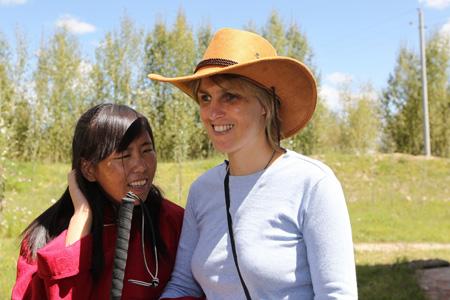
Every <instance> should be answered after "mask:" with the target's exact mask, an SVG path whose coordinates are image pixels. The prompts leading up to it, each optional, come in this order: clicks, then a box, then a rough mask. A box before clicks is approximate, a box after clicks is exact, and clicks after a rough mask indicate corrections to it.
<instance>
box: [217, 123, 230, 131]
mask: <svg viewBox="0 0 450 300" xmlns="http://www.w3.org/2000/svg"><path fill="white" fill-rule="evenodd" d="M213 128H214V131H216V132H224V131H228V130H230V129H231V128H233V125H231V124H227V125H213Z"/></svg>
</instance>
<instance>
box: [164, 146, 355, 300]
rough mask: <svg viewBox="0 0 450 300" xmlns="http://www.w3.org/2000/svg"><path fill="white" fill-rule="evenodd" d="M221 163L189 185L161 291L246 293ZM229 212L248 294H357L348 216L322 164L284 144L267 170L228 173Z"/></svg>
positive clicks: (175, 293) (304, 296) (260, 296)
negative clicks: (282, 151)
mask: <svg viewBox="0 0 450 300" xmlns="http://www.w3.org/2000/svg"><path fill="white" fill-rule="evenodd" d="M225 168H226V166H225V164H221V165H219V166H217V167H215V168H212V169H210V170H209V171H207V172H206V173H204V174H203V175H201V176H200V177H199V178H198V179H197V180H196V181H195V182H194V183H193V184H192V186H191V189H190V191H189V197H188V202H187V205H186V211H185V216H184V221H183V229H182V233H181V239H180V243H179V246H178V253H177V259H176V264H175V269H174V271H173V274H172V278H171V280H170V282H169V284H168V285H167V287H166V290H165V292H164V294H163V296H162V297H180V296H186V295H191V296H198V295H201V293H202V290H203V291H204V293H205V294H206V296H207V298H208V299H234V300H238V299H245V295H244V292H243V289H242V286H241V283H240V280H239V276H238V273H237V271H236V267H235V264H234V260H233V254H232V252H231V247H230V239H229V235H228V227H227V218H226V208H225V197H224V184H223V181H224V177H225V174H226V170H225ZM229 186H230V199H231V206H230V211H231V216H232V220H233V232H234V238H235V243H236V250H237V257H238V260H239V266H240V270H241V273H242V277H243V279H244V281H245V283H246V285H247V287H248V289H249V292H250V295H251V297H252V299H357V287H356V275H355V262H354V256H353V243H352V234H351V227H350V221H349V216H348V212H347V207H346V204H345V199H344V195H343V192H342V188H341V185H340V184H339V182H338V180H337V179H336V177H335V176H334V174H333V172H332V171H331V170H330V169H329V168H328V167H327V166H326V165H324V164H323V163H321V162H319V161H316V160H313V159H310V158H307V157H305V156H302V155H300V154H298V153H295V152H293V151H289V150H288V151H287V152H286V153H285V154H283V155H282V156H281V157H279V158H278V159H277V160H276V161H275V162H274V163H273V164H272V165H271V166H270V167H269V168H267V169H266V170H263V171H260V172H257V173H254V174H250V175H246V176H230V184H229Z"/></svg>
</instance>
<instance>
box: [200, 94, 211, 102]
mask: <svg viewBox="0 0 450 300" xmlns="http://www.w3.org/2000/svg"><path fill="white" fill-rule="evenodd" d="M198 101H199V102H200V104H201V103H208V102H210V101H211V96H210V95H208V94H199V95H198Z"/></svg>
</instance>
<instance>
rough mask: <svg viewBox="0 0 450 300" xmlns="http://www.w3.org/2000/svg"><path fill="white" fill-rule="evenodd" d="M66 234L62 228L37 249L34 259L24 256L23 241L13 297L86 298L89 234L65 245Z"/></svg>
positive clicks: (89, 254) (88, 278)
mask: <svg viewBox="0 0 450 300" xmlns="http://www.w3.org/2000/svg"><path fill="white" fill-rule="evenodd" d="M66 234H67V231H63V232H62V233H61V234H60V235H59V236H57V237H56V238H54V239H53V240H51V241H50V242H49V243H48V244H47V245H45V246H44V247H42V248H41V249H39V250H38V252H37V258H36V259H32V258H31V257H30V256H29V255H27V252H26V251H25V249H26V247H25V243H26V241H23V242H22V247H21V248H22V250H21V253H20V256H19V259H18V262H17V277H16V283H15V285H14V288H13V290H12V297H11V298H12V299H59V297H60V296H58V295H61V294H67V293H68V294H67V295H68V296H70V295H72V296H74V295H75V293H79V296H80V298H79V299H88V298H89V293H90V291H91V290H92V279H91V275H90V271H89V269H90V266H91V259H90V258H91V251H92V237H91V236H90V235H88V236H86V237H85V238H82V239H81V240H80V241H78V242H75V243H74V244H72V245H70V246H68V247H66V246H65V240H66ZM75 287H82V288H80V289H75ZM77 297H78V296H77Z"/></svg>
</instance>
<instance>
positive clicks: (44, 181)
mask: <svg viewBox="0 0 450 300" xmlns="http://www.w3.org/2000/svg"><path fill="white" fill-rule="evenodd" d="M317 158H319V159H320V160H322V161H324V162H326V163H327V164H328V165H329V166H330V167H331V168H332V169H333V170H334V171H335V173H336V175H337V177H338V178H339V180H340V181H341V183H342V185H343V188H344V192H345V194H346V199H347V204H348V208H349V213H350V218H351V222H352V228H353V239H354V242H355V243H359V242H440V243H450V236H449V234H448V232H450V187H449V185H448V182H450V172H448V170H450V159H441V158H432V159H425V158H423V157H414V156H408V155H397V154H395V155H380V154H376V155H372V156H350V155H340V154H328V155H323V156H318V157H317ZM222 160H223V158H221V157H217V158H213V159H209V160H201V161H189V162H183V163H181V164H179V163H159V165H158V171H157V177H156V178H155V183H156V184H157V185H158V186H160V187H161V188H162V190H163V191H164V193H165V196H166V197H167V198H168V199H170V200H172V201H173V202H175V203H178V204H180V205H181V206H184V205H185V200H186V196H187V193H188V189H189V185H190V183H191V182H192V181H193V180H194V179H195V178H196V177H197V176H198V175H200V174H201V173H202V172H204V171H205V170H207V169H209V168H210V167H212V166H214V165H216V164H217V163H219V162H221V161H222ZM68 171H69V165H66V164H46V163H23V162H7V163H6V178H7V181H6V193H5V198H6V201H5V203H4V209H3V211H2V212H1V214H0V225H1V226H0V253H1V254H0V274H1V275H0V299H7V298H9V297H10V291H11V287H12V285H13V284H14V280H15V264H16V258H17V255H18V243H19V242H18V239H17V237H18V235H19V234H20V232H21V231H22V230H23V229H24V228H25V226H26V225H27V224H29V222H30V221H31V220H32V219H33V218H35V217H36V216H37V215H38V214H39V213H41V212H42V211H43V210H44V209H45V208H47V207H48V206H50V205H51V203H52V202H54V201H56V199H58V198H59V196H60V195H61V194H62V192H63V191H64V189H65V187H66V174H67V172H68ZM427 258H441V259H446V260H449V261H450V250H440V251H418V250H417V251H406V252H404V251H403V252H387V253H386V252H357V253H356V260H357V273H358V286H359V293H360V299H375V298H376V299H392V298H393V295H395V297H394V298H395V299H423V296H421V293H420V291H419V290H418V286H417V284H416V282H415V277H414V274H413V272H414V271H413V270H411V269H410V268H408V267H407V262H408V261H410V260H414V259H427Z"/></svg>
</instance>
